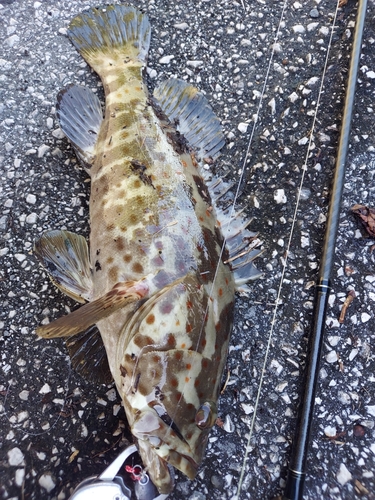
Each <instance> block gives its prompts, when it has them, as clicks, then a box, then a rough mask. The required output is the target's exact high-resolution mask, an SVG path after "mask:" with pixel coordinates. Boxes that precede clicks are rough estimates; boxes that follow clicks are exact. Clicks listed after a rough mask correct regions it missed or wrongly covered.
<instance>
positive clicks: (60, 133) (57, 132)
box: [52, 128, 65, 139]
mask: <svg viewBox="0 0 375 500" xmlns="http://www.w3.org/2000/svg"><path fill="white" fill-rule="evenodd" d="M52 135H53V137H55V138H56V139H64V137H65V134H64V132H63V131H62V130H61V128H56V129H55V130H54V131H53V132H52Z"/></svg>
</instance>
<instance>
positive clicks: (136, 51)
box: [68, 5, 151, 75]
mask: <svg viewBox="0 0 375 500" xmlns="http://www.w3.org/2000/svg"><path fill="white" fill-rule="evenodd" d="M150 35H151V26H150V23H149V20H148V17H147V15H146V14H143V13H142V12H140V11H139V10H138V9H136V8H135V7H132V6H129V5H108V6H105V7H98V8H92V9H89V10H88V11H85V12H82V13H81V14H79V15H78V16H76V17H75V18H74V19H73V20H72V22H71V23H70V25H69V28H68V36H69V38H70V40H71V41H72V43H73V45H74V46H75V48H76V49H77V50H78V52H79V53H80V54H81V55H82V57H84V59H85V60H86V61H87V62H88V64H90V66H91V67H92V68H93V69H94V70H95V71H96V72H97V73H98V74H99V75H101V72H102V71H103V70H108V69H110V67H111V66H113V65H115V66H117V65H118V64H119V63H121V64H122V65H123V64H124V63H125V64H127V63H131V62H141V63H143V65H144V64H145V63H146V59H147V53H148V49H149V45H150Z"/></svg>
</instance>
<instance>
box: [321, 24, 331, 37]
mask: <svg viewBox="0 0 375 500" xmlns="http://www.w3.org/2000/svg"><path fill="white" fill-rule="evenodd" d="M319 33H321V34H322V35H324V36H327V35H329V28H327V26H322V27H321V28H320V30H319Z"/></svg>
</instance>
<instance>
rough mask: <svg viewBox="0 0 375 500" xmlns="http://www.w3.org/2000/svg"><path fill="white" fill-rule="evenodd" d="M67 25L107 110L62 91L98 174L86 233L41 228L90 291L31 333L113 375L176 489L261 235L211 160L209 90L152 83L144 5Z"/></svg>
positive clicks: (203, 423)
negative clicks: (235, 207) (56, 341)
mask: <svg viewBox="0 0 375 500" xmlns="http://www.w3.org/2000/svg"><path fill="white" fill-rule="evenodd" d="M67 34H68V37H69V38H70V40H71V42H72V43H73V45H74V46H75V48H76V49H77V50H78V52H79V53H80V54H81V55H82V56H83V58H84V59H85V61H86V62H87V63H88V64H89V65H90V66H91V68H92V69H93V70H94V71H95V72H96V73H97V74H98V75H99V77H100V79H101V81H102V84H103V89H104V94H105V113H104V116H103V112H102V107H101V103H100V100H99V98H98V97H97V95H96V94H95V93H94V92H92V91H91V90H90V89H89V88H87V87H85V86H78V85H69V86H67V87H66V88H64V89H62V90H61V91H60V93H59V94H58V96H57V105H56V110H57V117H58V120H59V123H60V127H61V129H62V131H63V132H64V134H65V135H66V136H67V138H68V139H69V141H70V142H71V144H72V146H73V148H74V150H75V153H76V155H77V157H78V159H79V161H80V163H81V165H82V167H83V168H84V169H85V170H86V171H87V173H88V175H89V176H90V179H91V193H90V241H89V245H88V244H87V242H86V239H85V238H84V237H83V236H81V235H78V234H75V233H72V232H70V231H66V230H59V229H51V230H49V231H46V232H45V233H43V234H42V236H41V237H40V238H39V239H38V240H37V241H36V242H35V244H34V252H35V255H36V257H37V258H38V259H39V260H40V262H41V264H42V265H43V266H44V268H45V269H46V270H47V272H48V274H49V275H50V278H51V280H52V281H53V283H54V284H55V285H56V286H57V287H58V288H59V289H60V290H61V291H63V292H64V293H65V294H66V295H68V296H69V297H71V298H73V299H75V300H76V301H77V302H79V303H80V304H82V305H81V306H80V307H78V308H77V309H76V310H74V311H73V312H71V313H70V314H68V315H66V316H62V317H60V318H58V319H56V320H54V321H52V322H51V323H48V324H42V325H41V326H39V327H38V328H37V329H36V333H37V335H39V336H40V337H43V338H48V339H50V338H59V337H61V338H65V339H66V345H67V348H68V350H69V354H70V356H71V361H72V365H73V367H74V368H75V369H76V370H77V372H78V373H80V374H82V375H83V376H86V377H87V378H89V379H90V380H91V379H93V378H96V379H97V380H99V381H101V382H103V383H109V382H111V381H112V380H114V382H115V385H116V388H117V390H118V392H119V395H120V396H121V398H122V401H123V404H124V408H125V412H126V416H127V420H128V423H129V427H130V430H131V432H132V435H133V437H134V441H135V443H136V445H137V447H138V450H139V453H140V456H141V459H142V461H143V465H144V467H145V471H147V473H148V474H149V475H150V478H151V480H152V482H153V483H154V484H155V486H156V487H157V488H158V490H159V492H160V493H169V492H170V491H171V490H172V489H173V474H172V473H171V467H175V468H177V469H178V470H180V471H181V472H182V473H183V474H185V475H186V476H187V477H188V478H190V479H194V478H195V476H196V474H197V471H198V468H199V466H200V464H201V463H202V460H203V456H204V451H205V448H206V444H207V440H208V435H209V432H210V429H211V428H212V426H213V425H214V424H215V421H216V418H217V404H218V396H219V392H220V387H221V385H220V384H221V376H222V373H223V370H224V367H225V363H226V359H227V351H228V342H229V338H230V334H231V330H232V325H233V313H234V300H235V292H236V290H237V289H238V288H241V287H243V286H246V284H247V283H248V282H249V281H250V280H252V279H255V278H256V277H258V276H259V272H258V271H257V269H256V268H255V266H254V264H253V260H254V258H255V257H256V256H257V255H258V254H259V250H258V249H257V248H256V247H257V244H258V243H259V240H257V236H256V235H255V233H253V232H251V231H250V230H249V229H248V226H249V223H250V221H248V220H246V219H245V218H244V216H243V213H242V212H241V211H240V212H237V213H234V212H233V211H232V210H231V206H232V204H233V197H232V195H230V194H229V193H230V188H231V186H230V185H229V184H228V183H227V182H226V181H225V180H223V179H220V178H216V177H215V176H214V175H212V173H210V172H208V171H207V170H206V168H204V167H207V166H208V165H209V164H211V163H212V162H213V161H214V160H215V159H216V158H217V157H218V155H219V154H220V150H221V149H222V148H223V146H224V145H225V137H224V134H223V131H222V127H221V124H220V120H219V119H218V118H217V117H216V115H215V114H214V112H213V111H212V108H211V107H210V105H209V103H208V100H207V99H206V97H205V96H204V95H203V94H202V93H201V92H199V91H198V89H196V88H195V87H194V86H193V85H191V84H189V83H187V82H185V81H182V80H178V79H170V80H167V81H164V82H162V83H160V84H159V85H158V86H157V87H156V89H155V90H154V92H153V95H150V94H149V92H148V89H147V86H146V82H145V79H144V77H143V73H144V69H145V66H146V62H147V54H148V50H149V45H150V37H151V27H150V21H149V19H148V17H147V15H146V14H144V13H142V12H141V11H139V10H138V9H136V8H135V7H133V6H131V5H119V4H116V5H108V6H105V7H100V8H91V9H89V10H86V11H84V12H82V13H81V14H79V15H77V16H76V17H75V18H74V19H73V20H72V21H71V23H70V25H69V27H68V30H67ZM257 242H258V243H257Z"/></svg>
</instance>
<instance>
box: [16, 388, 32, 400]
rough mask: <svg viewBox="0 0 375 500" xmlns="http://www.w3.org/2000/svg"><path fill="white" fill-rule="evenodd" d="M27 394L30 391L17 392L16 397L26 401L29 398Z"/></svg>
mask: <svg viewBox="0 0 375 500" xmlns="http://www.w3.org/2000/svg"><path fill="white" fill-rule="evenodd" d="M29 394H30V391H26V390H24V391H21V392H20V393H19V394H18V397H19V398H20V399H22V401H27V400H28V399H29Z"/></svg>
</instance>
